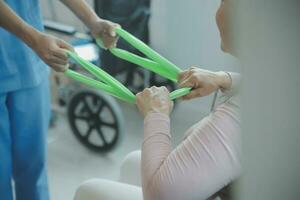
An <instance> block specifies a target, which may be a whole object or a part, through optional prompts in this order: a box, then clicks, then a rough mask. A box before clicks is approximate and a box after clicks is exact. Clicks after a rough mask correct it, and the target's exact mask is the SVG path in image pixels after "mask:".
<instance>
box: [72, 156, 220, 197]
mask: <svg viewBox="0 0 300 200" xmlns="http://www.w3.org/2000/svg"><path fill="white" fill-rule="evenodd" d="M75 200H143V194H142V188H141V151H134V152H131V153H129V154H128V155H127V156H126V157H125V159H124V160H123V163H122V166H121V169H120V177H119V181H110V180H106V179H91V180H88V181H85V182H84V183H82V185H81V186H80V187H79V188H78V189H77V191H76V194H75ZM215 200H221V199H220V198H216V199H215Z"/></svg>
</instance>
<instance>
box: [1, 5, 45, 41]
mask: <svg viewBox="0 0 300 200" xmlns="http://www.w3.org/2000/svg"><path fill="white" fill-rule="evenodd" d="M0 26H1V27H3V28H4V29H6V30H7V31H9V32H11V33H12V34H14V35H16V36H17V37H19V38H20V39H22V40H23V41H24V42H25V43H26V44H27V45H28V46H32V45H33V43H34V40H35V39H34V38H35V37H36V35H37V34H38V33H39V31H37V30H36V29H34V28H33V27H32V26H30V25H29V24H27V23H26V22H25V21H23V20H22V19H21V18H20V17H18V16H17V15H16V13H15V12H14V11H13V10H12V9H10V8H9V6H8V5H7V4H6V3H5V2H4V1H3V0H0Z"/></svg>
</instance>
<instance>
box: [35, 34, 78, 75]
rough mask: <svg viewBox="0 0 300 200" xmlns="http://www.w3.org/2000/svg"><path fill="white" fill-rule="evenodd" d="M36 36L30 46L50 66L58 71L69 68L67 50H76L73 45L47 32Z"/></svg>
mask: <svg viewBox="0 0 300 200" xmlns="http://www.w3.org/2000/svg"><path fill="white" fill-rule="evenodd" d="M34 38H35V39H34V42H32V43H31V44H30V47H31V48H32V49H33V50H34V51H35V52H36V53H37V54H38V56H39V57H40V58H41V59H42V60H43V61H44V62H45V63H46V64H47V65H48V66H49V67H51V68H53V69H54V70H55V71H58V72H63V71H65V70H66V69H67V68H68V66H69V65H68V61H69V59H68V55H67V53H66V50H70V51H74V49H73V47H72V46H71V45H69V44H68V43H66V42H65V41H63V40H61V39H59V38H57V37H54V36H51V35H48V34H45V33H37V35H35V37H34Z"/></svg>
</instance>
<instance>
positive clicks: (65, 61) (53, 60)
mask: <svg viewBox="0 0 300 200" xmlns="http://www.w3.org/2000/svg"><path fill="white" fill-rule="evenodd" d="M50 62H51V63H53V64H57V65H67V64H68V63H69V62H68V59H61V58H60V57H56V56H53V57H52V58H50Z"/></svg>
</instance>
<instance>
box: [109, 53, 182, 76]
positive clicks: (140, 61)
mask: <svg viewBox="0 0 300 200" xmlns="http://www.w3.org/2000/svg"><path fill="white" fill-rule="evenodd" d="M110 52H111V53H112V54H114V55H115V56H117V57H119V58H121V59H123V60H127V61H128V62H131V63H134V64H136V65H139V66H143V67H144V68H146V69H148V70H151V71H153V72H154V73H157V74H159V75H161V76H163V77H165V78H167V79H169V80H171V81H173V82H177V77H174V76H171V74H170V73H169V72H168V71H167V70H165V68H163V67H162V66H161V65H160V64H158V63H157V62H154V61H152V60H149V59H146V58H142V57H140V56H138V55H135V54H133V53H130V52H128V51H125V50H123V49H118V48H112V49H110Z"/></svg>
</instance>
